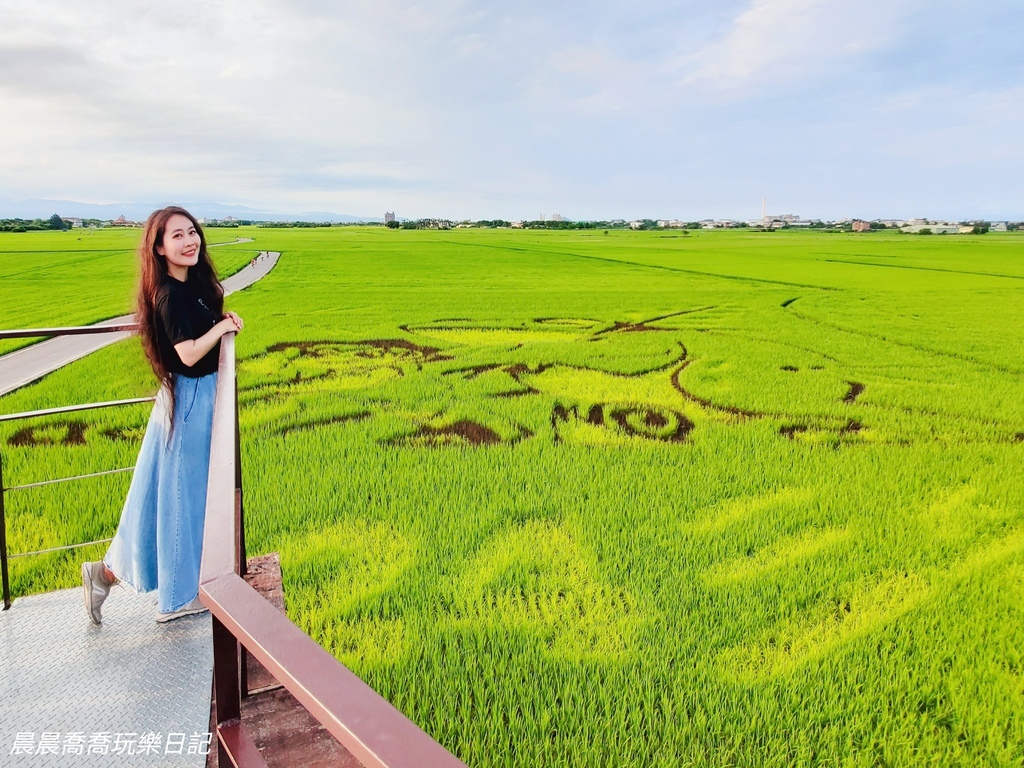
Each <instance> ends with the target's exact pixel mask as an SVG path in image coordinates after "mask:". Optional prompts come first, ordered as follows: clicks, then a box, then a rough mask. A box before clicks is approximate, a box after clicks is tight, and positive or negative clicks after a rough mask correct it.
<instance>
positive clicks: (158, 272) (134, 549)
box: [82, 207, 242, 624]
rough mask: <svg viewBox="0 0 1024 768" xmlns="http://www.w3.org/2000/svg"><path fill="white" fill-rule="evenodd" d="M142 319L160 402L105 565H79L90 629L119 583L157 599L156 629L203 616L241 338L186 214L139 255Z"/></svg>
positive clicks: (173, 210)
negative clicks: (229, 358) (226, 374)
mask: <svg viewBox="0 0 1024 768" xmlns="http://www.w3.org/2000/svg"><path fill="white" fill-rule="evenodd" d="M139 260H140V262H141V266H142V275H141V280H140V282H139V292H138V297H137V306H136V318H137V320H138V323H139V335H140V336H141V337H142V346H143V348H144V349H145V351H146V357H147V358H149V363H150V365H151V366H152V368H153V372H154V373H155V374H156V376H157V379H159V381H160V384H161V387H160V391H159V393H158V394H157V398H156V404H155V406H154V407H153V412H152V415H151V416H150V418H149V424H148V425H147V427H146V434H145V437H143V439H142V448H141V450H140V451H139V459H138V461H137V462H136V465H135V474H134V476H133V477H132V483H131V487H130V488H129V490H128V497H127V499H125V503H124V509H123V510H122V511H121V522H120V523H119V525H118V527H117V534H116V535H115V536H114V540H113V542H112V543H111V545H110V549H108V550H107V554H106V556H105V557H104V558H103V561H102V562H93V563H83V564H82V586H83V589H84V591H85V609H86V612H87V613H88V614H89V618H90V619H91V620H92V622H93V623H94V624H99V623H100V621H101V617H100V609H101V608H102V606H103V601H104V600H105V599H106V598H107V595H108V593H109V592H110V588H111V587H112V586H113V585H114V584H115V583H117V582H118V581H122V582H124V583H126V584H128V585H130V586H131V587H133V588H134V589H135V590H136V591H138V592H149V591H151V590H154V589H155V590H157V604H158V610H159V613H158V614H157V619H156V620H157V621H159V622H165V621H170V620H172V619H177V618H179V617H181V616H188V615H189V614H193V613H200V612H202V611H205V610H206V608H205V607H204V606H203V605H202V604H201V603H200V602H199V563H200V559H201V557H202V550H203V522H204V520H205V517H206V480H207V475H208V472H209V463H210V433H211V430H212V425H213V400H214V391H215V389H216V384H217V363H218V359H219V355H220V338H221V336H223V335H224V334H225V333H232V332H238V331H240V330H241V329H242V320H241V319H240V318H239V317H238V315H236V314H235V313H234V312H223V306H224V289H223V287H222V286H221V284H220V282H219V281H218V280H217V273H216V271H215V270H214V267H213V263H212V262H211V261H210V256H209V254H208V253H207V250H206V238H205V237H204V236H203V230H202V228H201V227H200V226H199V222H197V221H196V220H195V218H194V217H193V216H192V214H190V213H189V212H188V211H186V210H184V209H183V208H178V207H170V208H163V209H162V210H159V211H156V212H154V213H153V214H152V215H150V217H149V219H148V220H147V221H146V227H145V230H144V231H143V236H142V243H141V244H140V245H139Z"/></svg>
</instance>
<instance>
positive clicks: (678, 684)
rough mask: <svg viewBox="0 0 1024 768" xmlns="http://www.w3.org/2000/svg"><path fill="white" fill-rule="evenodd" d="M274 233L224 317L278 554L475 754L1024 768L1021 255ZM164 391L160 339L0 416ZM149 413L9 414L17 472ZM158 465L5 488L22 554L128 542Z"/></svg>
mask: <svg viewBox="0 0 1024 768" xmlns="http://www.w3.org/2000/svg"><path fill="white" fill-rule="evenodd" d="M57 234H60V233H54V236H56V235H57ZM244 234H246V236H251V237H255V238H256V242H254V243H252V244H250V245H249V247H250V249H254V250H279V251H281V252H282V253H283V256H282V261H281V262H280V264H279V265H278V267H277V268H276V269H275V271H274V273H273V274H272V275H271V276H270V277H268V278H266V279H265V280H264V281H261V282H260V283H259V284H257V285H256V286H253V287H252V288H251V289H249V290H247V291H246V292H243V293H241V294H238V295H237V296H232V297H231V299H230V300H229V304H230V307H231V308H232V309H234V310H236V311H238V312H239V313H240V314H241V315H242V316H243V317H244V318H245V319H246V331H245V332H244V333H243V334H241V335H240V336H239V339H238V350H239V399H240V404H241V419H242V437H243V465H244V471H245V486H246V508H247V523H248V539H249V546H250V550H251V552H252V553H258V552H262V551H271V550H276V551H279V552H280V553H281V556H282V563H283V566H284V572H285V582H286V583H285V591H286V596H287V597H286V600H287V604H288V607H289V613H290V615H291V616H292V618H293V619H294V620H295V621H296V622H297V623H298V624H299V625H300V626H302V627H303V628H304V629H305V630H306V631H308V632H310V633H311V634H312V636H313V637H315V638H316V639H317V640H318V641H319V642H321V643H322V644H323V645H324V647H326V648H328V649H329V650H330V651H331V652H332V653H334V654H335V655H337V656H338V658H340V659H341V660H342V661H343V662H344V663H345V664H347V665H348V666H350V667H351V668H352V669H354V670H355V671H356V672H357V674H359V675H360V676H361V677H363V678H364V679H365V680H367V681H368V682H369V683H370V684H371V685H373V686H374V687H375V688H376V689H377V690H378V691H380V692H381V693H382V694H383V695H385V696H386V697H387V698H388V699H389V700H391V701H392V702H394V703H395V704H396V706H398V707H399V708H400V709H402V711H404V712H406V713H407V714H408V715H409V716H410V717H412V718H413V719H414V720H415V721H416V722H417V723H419V724H420V725H421V726H422V727H424V728H425V729H426V730H427V731H428V732H430V733H431V734H433V735H434V736H435V738H438V739H439V740H440V741H441V742H442V743H443V744H445V746H447V747H448V748H449V749H451V750H452V751H454V752H455V753H456V754H458V755H459V756H460V757H461V758H462V759H464V760H465V761H466V762H467V763H469V764H472V765H481V766H504V765H521V764H531V765H534V764H535V765H548V764H567V765H581V766H604V765H645V766H646V765H673V766H674V765H686V764H691V765H721V764H725V763H728V764H734V765H749V766H755V765H756V766H762V765H779V766H790V765H796V764H806V765H837V764H848V765H882V764H889V765H1019V764H1020V761H1021V759H1022V756H1024V721H1022V720H1021V718H1020V715H1019V713H1020V712H1022V711H1024V684H1022V678H1021V670H1022V669H1024V657H1022V656H1021V652H1020V650H1019V649H1020V648H1022V647H1024V634H1022V632H1024V629H1022V628H1024V613H1022V610H1024V609H1022V607H1021V606H1022V605H1024V592H1022V587H1021V585H1022V584H1024V579H1022V576H1024V512H1022V510H1024V482H1022V481H1021V477H1022V476H1024V474H1022V472H1021V469H1022V468H1024V467H1022V464H1024V453H1022V451H1024V376H1022V374H1024V364H1022V363H1021V362H1020V361H1021V360H1024V348H1022V345H1024V342H1022V339H1021V336H1020V334H1019V333H1018V331H1017V329H1019V328H1020V327H1024V325H1022V321H1024V316H1022V315H1024V302H1022V301H1021V300H1020V299H1021V295H1020V294H1021V289H1022V287H1024V267H1022V266H1021V265H1022V264H1024V260H1022V259H1021V257H1022V256H1024V237H1020V236H1017V235H1014V234H1009V235H1001V236H984V237H977V238H964V239H957V240H953V239H945V238H913V237H907V236H896V235H887V234H881V233H871V234H870V235H869V236H865V237H855V236H845V235H827V234H814V233H786V232H780V233H765V234H761V233H738V232H712V233H695V234H692V235H691V236H689V237H687V238H676V239H670V238H662V237H658V233H625V232H610V233H609V235H608V236H605V235H603V234H602V233H600V232H596V233H589V232H558V233H556V232H532V231H531V232H503V231H474V230H459V231H452V232H407V231H390V230H388V231H385V230H383V229H372V228H347V227H346V228H333V229H324V230H261V229H252V230H249V231H247V232H245V233H244ZM232 235H234V231H232ZM12 242H13V241H11V240H6V239H4V237H3V236H0V274H5V275H6V274H8V272H4V271H3V270H4V269H7V270H9V271H10V270H13V269H14V267H13V266H12V263H13V262H12V261H11V260H9V259H11V258H16V257H14V255H13V252H14V251H15V250H26V249H27V248H36V249H37V251H38V253H35V252H34V253H35V255H34V257H33V258H35V259H36V263H37V265H38V266H39V267H41V268H43V269H42V271H41V272H40V273H39V275H38V276H37V279H38V280H39V281H41V283H45V284H52V285H54V286H56V285H59V279H62V278H61V277H60V276H61V269H62V267H61V265H62V264H64V263H65V262H64V261H62V260H66V259H67V258H72V257H75V256H76V254H73V253H72V254H69V253H67V249H65V250H61V249H62V248H63V246H64V245H67V243H64V242H63V241H61V242H57V241H52V242H51V241H50V240H45V241H44V240H43V239H42V238H41V239H39V240H35V241H25V240H22V241H20V242H21V245H19V246H18V247H17V248H15V247H14V246H12V245H11V243H12ZM26 242H28V243H29V245H27V246H26V245H25V243H26ZM76 242H77V241H76ZM233 248H235V246H231V247H229V248H223V249H218V250H219V251H221V252H223V251H229V250H231V249H233ZM5 249H8V250H6V251H5ZM48 250H52V253H47V251H48ZM72 250H73V249H72ZM5 254H8V255H5ZM77 256H78V257H80V254H79V255H77ZM104 266H105V267H107V268H109V267H110V265H108V264H105V265H104ZM10 274H12V275H13V272H10ZM24 279H26V280H27V279H28V277H25V278H24ZM5 280H6V278H5ZM48 280H49V281H51V283H46V281H48ZM7 285H8V284H7V283H6V282H0V299H2V297H3V296H4V295H6V294H4V291H7V290H8V288H7ZM111 301H112V299H111ZM97 302H98V303H99V304H101V303H102V302H101V301H100V300H99V299H97ZM2 303H3V302H2V301H0V304H2ZM12 306H13V305H12ZM106 306H109V303H108V305H106ZM79 309H80V308H79ZM79 309H76V308H75V307H67V308H64V307H58V306H56V305H55V306H54V307H53V308H52V311H53V312H55V313H60V312H67V313H68V317H69V318H71V317H72V316H73V315H74V312H78V311H79ZM120 309H121V308H120V307H112V308H111V311H110V312H109V314H116V313H117V311H119V310H120ZM14 316H16V313H13V314H12V317H14ZM10 324H11V325H14V324H17V323H14V322H11V323H10ZM22 324H29V323H28V322H27V321H26V322H25V323H22ZM151 391H152V381H151V377H150V375H149V374H148V371H147V369H146V367H145V363H144V361H143V359H142V356H141V351H140V350H139V348H138V345H137V343H136V342H134V341H131V342H127V343H125V344H121V345H117V346H115V347H112V348H108V349H105V350H102V351H101V352H98V353H96V354H95V355H93V356H92V357H90V358H88V359H86V360H83V361H80V362H78V363H75V364H73V365H71V366H68V367H67V368H65V369H62V370H60V371H57V372H55V373H54V374H52V375H51V376H49V377H47V378H46V379H44V380H43V381H42V382H40V383H39V384H37V385H34V386H33V387H30V388H27V389H25V390H22V391H20V392H17V393H14V394H12V395H10V396H6V397H4V398H2V399H0V411H2V412H10V411H16V410H26V409H30V408H38V407H45V406H48V405H54V404H57V403H65V402H78V401H87V400H103V399H114V398H118V397H128V396H134V395H145V394H150V393H151ZM147 417H148V409H147V408H146V407H133V408H130V409H124V410H120V409H118V410H110V411H98V412H95V413H91V414H83V415H81V416H79V415H77V414H76V416H75V418H74V419H67V420H64V421H61V420H60V419H55V418H51V419H49V420H45V419H40V420H36V421H34V422H31V423H21V424H18V425H4V428H3V429H2V430H0V450H2V455H3V460H4V481H5V484H6V485H8V486H10V485H13V484H16V483H29V482H34V481H36V480H43V479H48V478H50V477H53V476H57V475H68V474H77V473H80V472H89V471H100V470H104V469H110V468H114V467H117V466H126V465H130V464H131V463H132V462H133V461H134V457H135V453H136V452H137V446H138V440H139V438H140V436H141V432H142V429H143V428H144V425H145V422H146V419H147ZM127 481H128V476H127V475H111V476H106V477H102V478H96V479H93V480H88V481H82V484H79V485H78V487H77V488H76V487H74V486H69V485H60V486H48V487H45V488H39V489H32V490H28V491H22V492H12V493H11V494H9V496H8V530H9V534H8V535H9V539H10V540H11V549H12V551H19V550H27V549H36V548H41V547H45V546H56V545H60V544H64V543H68V542H72V541H83V540H92V539H98V538H103V537H105V536H109V535H111V534H112V533H113V528H114V526H115V525H116V520H117V514H118V512H119V510H120V503H121V501H122V500H123V494H124V491H125V489H126V486H127ZM86 483H88V484H90V485H89V486H88V488H85V487H83V486H84V484H86ZM101 554H102V550H101V549H100V548H97V549H96V551H95V552H87V551H79V552H77V553H74V554H71V555H68V554H54V555H48V556H45V557H41V558H34V559H23V560H16V561H14V564H13V566H14V567H13V577H14V588H15V591H16V592H25V591H33V590H42V589H49V588H53V587H56V586H73V585H74V584H75V574H76V573H77V566H76V564H77V562H78V561H79V560H80V559H81V558H82V557H88V558H91V559H95V558H96V557H98V556H100V555H101Z"/></svg>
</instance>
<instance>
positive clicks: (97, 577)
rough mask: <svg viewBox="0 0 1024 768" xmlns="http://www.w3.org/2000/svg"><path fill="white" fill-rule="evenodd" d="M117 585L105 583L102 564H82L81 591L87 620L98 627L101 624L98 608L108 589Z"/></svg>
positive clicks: (115, 581) (112, 582)
mask: <svg viewBox="0 0 1024 768" xmlns="http://www.w3.org/2000/svg"><path fill="white" fill-rule="evenodd" d="M116 583H117V579H115V580H114V581H107V577H106V574H105V569H104V568H103V563H102V561H101V562H96V563H82V591H83V592H84V593H85V612H86V613H87V614H89V620H90V621H91V622H92V623H93V624H95V625H97V626H99V625H100V624H101V623H102V619H101V617H100V608H102V607H103V601H104V600H106V599H107V595H109V594H110V588H111V587H112V586H114V584H116Z"/></svg>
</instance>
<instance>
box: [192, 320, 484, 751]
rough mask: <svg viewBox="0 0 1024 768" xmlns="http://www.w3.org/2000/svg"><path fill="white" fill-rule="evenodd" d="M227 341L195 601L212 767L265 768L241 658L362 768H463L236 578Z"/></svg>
mask: <svg viewBox="0 0 1024 768" xmlns="http://www.w3.org/2000/svg"><path fill="white" fill-rule="evenodd" d="M234 341H235V340H234V334H226V335H225V336H224V337H223V338H222V340H221V348H220V365H219V368H218V374H217V395H216V401H215V404H214V412H213V436H212V443H211V446H210V476H209V485H208V488H207V496H206V530H205V534H204V537H203V563H202V569H201V573H200V577H199V597H200V599H201V600H202V602H203V605H205V606H207V607H208V608H209V609H210V612H211V613H212V614H213V654H214V655H213V676H214V698H215V700H216V713H215V720H216V729H217V742H218V757H219V759H220V765H221V766H226V765H229V764H230V765H234V766H237V767H239V768H250V766H264V765H265V763H264V761H263V758H262V756H261V755H260V753H259V751H258V750H257V748H256V744H255V742H254V741H253V739H252V737H251V735H250V734H249V733H248V732H247V731H246V729H245V727H244V725H243V724H242V722H241V696H242V693H241V692H242V690H244V688H243V685H242V681H241V678H240V674H239V669H240V668H242V669H244V665H243V664H241V661H242V657H241V648H243V647H244V649H245V650H246V651H247V652H249V653H251V654H252V655H253V656H254V657H255V658H256V659H257V660H258V661H259V662H260V663H261V664H262V665H263V666H264V667H265V668H266V669H267V671H268V672H270V674H272V675H273V676H274V677H275V678H276V679H277V680H278V682H280V683H281V684H282V685H283V686H284V687H285V688H286V689H287V690H288V691H289V692H290V693H291V694H292V695H293V696H294V697H295V698H296V699H297V700H298V701H299V703H301V704H302V705H303V706H304V707H305V708H306V709H307V710H308V711H309V712H310V714H312V715H313V717H315V718H316V719H317V720H319V721H320V723H321V724H322V725H323V726H324V728H325V729H326V730H327V731H328V732H329V733H331V735H333V736H334V738H336V739H337V740H338V741H339V742H340V743H341V745H342V746H344V747H345V748H346V749H347V750H348V751H349V752H350V753H352V755H353V756H354V757H355V758H356V759H357V760H359V761H360V762H361V763H362V764H363V765H364V766H366V768H457V767H459V766H462V768H465V766H464V764H463V763H462V761H461V760H459V759H457V758H456V757H454V756H453V755H452V754H451V753H449V752H448V751H447V750H445V748H444V747H442V746H441V745H440V744H438V743H437V742H436V741H434V740H433V739H432V738H431V737H430V736H428V735H427V734H426V733H424V732H423V731H422V730H420V728H419V727H418V726H416V725H415V724H414V723H413V722H412V721H411V720H409V719H408V718H407V717H406V716H405V715H403V714H402V713H401V712H399V711H398V710H397V709H395V707H394V706H392V705H391V704H390V703H389V702H388V701H387V700H385V699H384V698H383V697H382V696H381V695H380V694H378V693H377V692H376V691H374V690H373V689H372V688H370V686H368V685H367V684H366V683H364V682H363V681H362V680H360V679H359V678H358V677H356V676H355V674H353V673H352V672H351V671H350V670H348V669H347V668H346V667H344V666H343V665H342V664H341V662H339V661H338V660H337V659H335V658H334V657H333V656H331V655H330V654H329V653H327V651H325V650H324V649H323V648H322V647H321V646H320V645H318V644H317V643H316V642H314V641H313V639H312V638H310V637H309V636H308V635H307V634H306V633H304V632H303V631H302V630H301V629H299V628H298V627H297V626H295V624H293V623H292V622H291V621H290V620H289V619H288V618H287V617H286V616H284V615H283V614H281V613H280V612H279V611H278V610H277V609H276V608H275V607H274V606H273V605H271V604H270V603H269V602H267V600H265V599H264V598H263V597H262V596H261V595H260V594H259V593H258V592H256V590H255V589H253V587H251V586H249V584H248V583H247V582H246V581H245V580H244V579H243V578H242V575H243V569H244V567H245V539H244V512H243V507H242V483H241V466H240V461H239V442H238V397H237V391H238V388H237V382H236V378H235V343H234Z"/></svg>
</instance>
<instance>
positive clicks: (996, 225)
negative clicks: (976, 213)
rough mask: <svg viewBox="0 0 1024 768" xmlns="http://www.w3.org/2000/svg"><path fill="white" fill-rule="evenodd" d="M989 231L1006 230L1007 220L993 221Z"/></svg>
mask: <svg viewBox="0 0 1024 768" xmlns="http://www.w3.org/2000/svg"><path fill="white" fill-rule="evenodd" d="M988 231H989V232H1006V222H1005V221H993V222H992V226H990V227H989V228H988Z"/></svg>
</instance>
